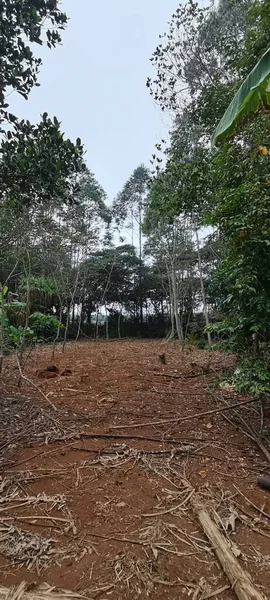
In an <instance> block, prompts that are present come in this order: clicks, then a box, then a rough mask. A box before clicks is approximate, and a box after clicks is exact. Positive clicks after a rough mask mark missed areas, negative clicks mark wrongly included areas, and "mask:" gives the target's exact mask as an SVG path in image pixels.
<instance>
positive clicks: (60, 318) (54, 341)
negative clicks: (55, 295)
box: [52, 296, 63, 359]
mask: <svg viewBox="0 0 270 600" xmlns="http://www.w3.org/2000/svg"><path fill="white" fill-rule="evenodd" d="M59 302H60V311H59V319H58V320H59V323H62V312H63V304H62V300H61V298H60V296H59ZM59 336H60V327H59V326H58V327H57V332H56V336H55V339H54V340H53V351H52V358H53V359H54V356H55V347H56V343H57V341H58V340H59Z"/></svg>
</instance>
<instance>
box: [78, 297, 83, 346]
mask: <svg viewBox="0 0 270 600" xmlns="http://www.w3.org/2000/svg"><path fill="white" fill-rule="evenodd" d="M80 306H81V310H80V315H79V320H78V328H77V335H76V344H77V342H78V339H79V337H80V331H81V324H82V316H83V305H82V303H81V305H80Z"/></svg>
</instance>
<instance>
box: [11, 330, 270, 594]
mask: <svg viewBox="0 0 270 600" xmlns="http://www.w3.org/2000/svg"><path fill="white" fill-rule="evenodd" d="M163 354H165V357H164V356H162V355H163ZM25 361H26V364H25V367H24V371H23V373H24V376H26V377H27V378H29V379H30V380H32V382H33V383H34V384H35V385H36V386H38V388H40V390H42V392H43V394H44V395H43V396H42V395H41V393H40V391H39V390H38V389H36V388H34V387H33V386H32V385H30V384H29V383H28V382H26V381H23V382H20V386H19V387H18V379H19V372H18V369H17V365H16V361H15V359H14V358H12V357H11V358H7V359H6V361H5V368H4V374H3V381H2V383H1V392H0V394H1V397H2V401H1V408H0V416H1V424H0V432H1V446H0V466H1V479H0V502H1V507H0V513H1V515H0V528H1V534H0V582H1V584H2V585H4V586H7V587H10V586H14V585H16V584H18V583H20V582H21V581H23V580H24V581H27V582H29V583H31V582H43V581H45V582H47V583H49V584H51V585H56V586H59V587H61V588H66V589H70V590H76V591H82V592H84V593H86V595H87V597H88V598H98V599H99V600H105V599H112V600H116V599H124V598H132V599H135V598H141V599H144V598H147V597H150V598H153V599H154V600H161V599H167V598H168V599H169V598H170V600H174V599H175V600H176V599H177V600H179V599H182V598H183V599H185V598H186V599H188V598H194V599H196V600H200V599H202V598H204V599H206V598H208V597H212V598H218V599H219V600H232V599H234V598H235V597H236V596H235V592H234V591H233V590H232V589H230V586H229V582H228V580H227V579H226V576H225V575H224V574H223V573H222V570H221V568H220V566H219V564H218V561H217V559H216V557H215V554H214V552H213V550H212V549H211V547H210V545H209V543H208V541H207V539H206V538H205V537H204V535H203V533H202V530H201V528H200V525H199V523H198V521H197V519H196V515H194V514H193V512H192V508H191V505H190V502H189V498H188V495H189V494H188V493H187V491H186V490H185V488H184V487H183V479H185V480H187V481H188V482H190V484H191V486H192V487H193V488H194V489H195V493H196V494H199V497H200V499H201V500H202V501H203V503H204V506H205V507H206V509H207V510H208V511H209V512H210V513H211V516H212V518H213V519H214V520H215V522H216V523H217V524H218V526H219V528H220V530H221V531H222V532H223V534H224V535H225V536H226V537H227V539H228V540H229V543H230V545H231V548H232V551H233V553H234V554H235V555H236V556H237V557H238V560H239V562H240V563H241V565H242V566H243V567H244V568H245V569H246V570H247V571H248V572H249V573H250V575H251V577H252V580H253V582H254V584H255V585H256V586H258V589H259V590H261V592H262V593H264V594H265V595H266V596H267V593H268V591H269V590H270V569H269V566H270V551H269V550H270V496H269V492H267V491H263V490H260V489H259V488H258V486H257V477H258V475H259V474H260V473H265V474H268V470H269V464H268V463H267V460H266V459H265V457H264V456H263V454H261V452H260V451H259V449H258V447H257V446H256V445H255V444H254V443H253V441H252V440H251V439H249V438H248V437H247V436H245V434H244V432H243V430H244V429H245V425H244V424H243V422H240V421H238V418H237V416H236V414H240V415H241V417H242V418H243V419H244V420H245V421H246V422H247V423H248V424H249V427H253V428H254V429H255V428H256V429H257V430H258V429H259V427H260V412H259V410H258V406H257V405H256V404H251V405H246V406H243V407H241V408H238V409H237V410H235V411H230V412H225V413H223V414H221V413H220V412H217V413H212V414H209V415H205V416H202V417H200V418H199V417H198V416H196V415H198V413H202V412H206V411H211V410H214V409H216V408H219V407H221V406H223V400H222V398H225V400H226V401H227V402H228V403H230V404H231V403H232V402H234V403H237V402H238V401H240V402H241V401H243V400H245V398H240V399H239V398H238V397H237V396H236V395H235V394H234V393H233V392H232V391H231V390H229V391H225V392H224V391H222V393H221V389H220V387H219V385H218V380H219V378H220V377H222V369H224V368H226V367H230V366H232V364H233V359H232V358H231V357H228V356H224V355H222V354H220V353H209V352H203V351H199V350H197V349H193V348H188V349H186V350H185V351H181V350H180V348H179V346H177V344H175V345H174V344H169V343H164V342H157V341H145V340H144V341H142V340H140V341H129V340H123V341H109V342H98V343H94V342H85V343H79V344H77V345H76V344H68V345H67V346H66V348H65V353H64V354H63V353H62V351H61V347H60V346H59V347H57V349H56V353H55V356H54V358H53V357H52V348H51V347H38V348H36V349H35V350H34V351H33V352H32V353H31V354H30V355H29V356H28V357H25ZM164 362H165V364H164ZM209 389H211V390H214V396H215V398H216V397H217V400H218V402H217V403H216V401H215V399H214V397H213V395H211V394H209ZM45 396H46V397H47V401H46V400H45ZM51 404H53V405H55V407H56V409H57V410H54V409H53V407H52V406H51ZM225 416H227V418H228V419H230V420H231V423H230V422H228V421H227V420H225V418H224V417H225ZM184 417H189V419H186V420H182V421H181V419H182V418H184ZM177 419H179V421H178V422H177ZM266 419H269V415H267V414H266ZM236 422H237V423H239V428H238V430H237V429H236V428H235V427H234V424H235V423H236ZM29 532H30V534H34V533H35V534H37V535H36V536H33V535H29Z"/></svg>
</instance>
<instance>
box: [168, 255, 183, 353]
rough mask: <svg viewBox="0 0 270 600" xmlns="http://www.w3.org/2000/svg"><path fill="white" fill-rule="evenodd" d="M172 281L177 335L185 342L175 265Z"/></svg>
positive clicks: (180, 340)
mask: <svg viewBox="0 0 270 600" xmlns="http://www.w3.org/2000/svg"><path fill="white" fill-rule="evenodd" d="M171 281H172V294H173V310H174V318H175V325H176V331H177V336H178V339H179V342H183V341H184V332H183V326H182V323H181V320H180V316H179V309H178V301H177V285H176V280H175V272H174V267H173V268H172V272H171Z"/></svg>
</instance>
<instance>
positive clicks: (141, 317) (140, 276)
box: [139, 202, 143, 326]
mask: <svg viewBox="0 0 270 600" xmlns="http://www.w3.org/2000/svg"><path fill="white" fill-rule="evenodd" d="M139 256H140V267H139V288H140V324H141V326H142V325H143V298H142V205H141V202H140V206H139Z"/></svg>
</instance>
